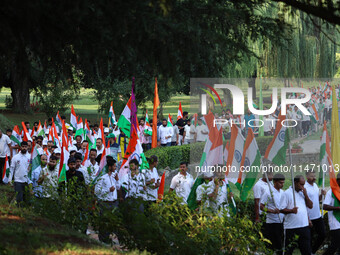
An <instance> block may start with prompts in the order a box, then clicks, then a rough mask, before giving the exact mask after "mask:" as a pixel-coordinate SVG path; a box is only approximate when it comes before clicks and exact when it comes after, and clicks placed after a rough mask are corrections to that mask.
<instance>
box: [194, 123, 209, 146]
mask: <svg viewBox="0 0 340 255" xmlns="http://www.w3.org/2000/svg"><path fill="white" fill-rule="evenodd" d="M197 123H198V125H197V127H196V134H197V135H196V142H205V141H206V140H207V138H208V134H209V131H208V128H207V126H206V125H203V121H202V119H198V121H197Z"/></svg>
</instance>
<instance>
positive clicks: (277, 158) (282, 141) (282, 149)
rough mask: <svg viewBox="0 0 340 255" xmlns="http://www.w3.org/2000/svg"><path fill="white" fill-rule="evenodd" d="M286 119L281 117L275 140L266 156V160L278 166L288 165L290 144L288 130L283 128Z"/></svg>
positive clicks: (277, 125)
mask: <svg viewBox="0 0 340 255" xmlns="http://www.w3.org/2000/svg"><path fill="white" fill-rule="evenodd" d="M285 119H286V116H284V115H281V114H280V115H279V117H278V121H277V124H276V129H275V133H274V137H273V140H272V141H271V142H270V144H269V146H268V148H267V150H266V153H265V155H264V158H266V159H268V160H270V161H271V162H273V163H274V164H276V165H278V166H281V165H284V164H285V163H286V152H287V148H288V144H289V133H288V129H287V128H286V127H284V126H282V121H284V120H285Z"/></svg>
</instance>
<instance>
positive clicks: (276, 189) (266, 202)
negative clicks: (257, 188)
mask: <svg viewBox="0 0 340 255" xmlns="http://www.w3.org/2000/svg"><path fill="white" fill-rule="evenodd" d="M273 180H274V185H273V188H272V189H271V190H266V192H265V194H264V195H263V196H262V198H261V201H260V209H261V210H262V211H265V212H267V215H266V225H265V227H264V236H265V237H266V238H268V239H269V240H270V241H271V243H272V249H273V250H274V251H276V252H282V239H283V218H284V215H283V214H282V213H280V210H279V208H280V201H281V197H282V196H283V193H284V191H283V190H282V188H283V185H284V184H285V176H284V175H283V174H280V173H277V174H275V175H274V178H273Z"/></svg>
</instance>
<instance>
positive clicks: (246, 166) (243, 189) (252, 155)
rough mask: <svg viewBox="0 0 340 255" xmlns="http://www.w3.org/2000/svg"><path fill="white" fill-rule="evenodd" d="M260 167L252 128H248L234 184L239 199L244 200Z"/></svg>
mask: <svg viewBox="0 0 340 255" xmlns="http://www.w3.org/2000/svg"><path fill="white" fill-rule="evenodd" d="M260 167H261V153H260V150H259V148H258V146H257V143H256V140H255V136H254V133H253V130H252V129H251V128H249V129H248V135H247V139H246V142H245V144H244V150H243V155H242V161H241V170H244V171H240V173H239V178H238V180H237V183H236V186H237V188H239V189H240V199H241V200H242V201H246V199H247V197H248V194H249V192H250V191H251V189H252V188H253V186H254V184H255V181H256V178H257V174H258V172H259V171H260ZM243 172H244V173H245V175H243Z"/></svg>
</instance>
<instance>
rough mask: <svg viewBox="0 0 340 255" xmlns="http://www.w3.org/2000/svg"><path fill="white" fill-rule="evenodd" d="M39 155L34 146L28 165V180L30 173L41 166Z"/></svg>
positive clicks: (30, 176)
mask: <svg viewBox="0 0 340 255" xmlns="http://www.w3.org/2000/svg"><path fill="white" fill-rule="evenodd" d="M40 156H41V155H40V154H39V151H38V149H37V147H36V146H34V148H33V151H32V154H31V164H30V171H29V173H28V178H30V179H31V178H32V172H33V171H34V170H35V169H36V168H38V167H39V166H40V164H41V160H40Z"/></svg>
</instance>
